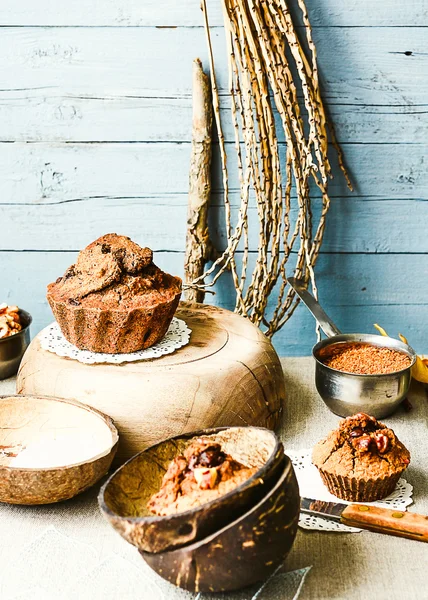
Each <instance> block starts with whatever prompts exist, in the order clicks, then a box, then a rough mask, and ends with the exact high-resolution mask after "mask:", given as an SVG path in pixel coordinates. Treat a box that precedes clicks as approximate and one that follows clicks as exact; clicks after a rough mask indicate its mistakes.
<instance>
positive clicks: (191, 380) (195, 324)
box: [17, 302, 285, 461]
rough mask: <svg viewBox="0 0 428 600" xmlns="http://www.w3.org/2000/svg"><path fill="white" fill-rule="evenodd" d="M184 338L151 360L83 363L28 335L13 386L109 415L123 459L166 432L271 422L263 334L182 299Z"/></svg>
mask: <svg viewBox="0 0 428 600" xmlns="http://www.w3.org/2000/svg"><path fill="white" fill-rule="evenodd" d="M177 317H179V318H181V319H184V320H185V321H186V322H187V324H188V326H189V327H190V329H191V330H192V334H191V338H190V343H189V344H188V345H187V346H185V347H183V348H181V349H179V350H177V351H176V352H175V353H173V354H169V355H167V356H163V357H161V358H157V359H155V360H149V361H141V362H134V363H125V364H123V365H111V364H98V365H85V364H82V363H79V362H77V361H75V360H71V359H68V358H62V357H59V356H57V355H56V354H52V353H51V352H48V351H46V350H42V348H41V347H40V342H39V339H38V337H36V338H35V339H34V340H33V341H32V343H31V345H30V347H29V348H28V350H27V352H26V353H25V355H24V358H23V360H22V363H21V367H20V370H19V373H18V379H17V392H18V393H19V394H34V395H47V396H57V397H62V398H74V399H77V400H80V402H84V403H86V404H89V405H90V406H93V407H94V408H96V409H98V410H100V411H102V412H103V413H105V414H107V415H110V416H111V417H112V419H113V420H114V422H115V425H116V427H117V428H118V430H119V434H120V443H119V450H118V455H117V457H118V460H119V461H123V460H124V459H127V458H129V457H130V456H132V455H133V454H135V453H137V452H139V451H141V450H143V449H144V448H146V447H147V446H150V445H152V444H155V443H156V442H158V441H160V440H162V439H165V438H167V437H170V436H173V435H178V434H180V433H186V432H189V431H194V430H197V429H204V428H207V427H218V426H222V425H242V424H248V425H260V426H264V427H269V428H270V429H273V428H275V426H276V425H277V423H278V419H279V416H280V413H281V410H282V405H283V402H284V398H285V386H284V376H283V372H282V368H281V364H280V362H279V359H278V356H277V354H276V352H275V350H274V348H273V346H272V344H271V342H270V341H269V340H268V339H267V338H266V337H265V336H264V335H263V333H262V332H261V331H260V330H259V329H258V328H257V327H255V326H254V325H253V324H252V323H251V322H250V321H248V320H247V319H244V318H242V317H239V316H238V315H235V314H234V313H231V312H229V311H226V310H223V309H220V308H216V307H213V306H208V305H202V304H188V303H184V302H182V303H181V304H180V307H179V309H178V311H177Z"/></svg>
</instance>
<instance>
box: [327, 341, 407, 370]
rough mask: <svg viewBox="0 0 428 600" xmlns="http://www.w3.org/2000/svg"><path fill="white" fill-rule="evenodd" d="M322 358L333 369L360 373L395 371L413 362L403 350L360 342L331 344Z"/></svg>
mask: <svg viewBox="0 0 428 600" xmlns="http://www.w3.org/2000/svg"><path fill="white" fill-rule="evenodd" d="M320 360H321V362H323V363H324V364H325V365H326V366H327V367H331V368H332V369H336V370H338V371H345V372H347V373H357V374H359V375H382V374H385V373H395V372H397V371H401V370H403V369H406V368H407V367H408V366H409V365H410V363H411V359H410V357H409V356H407V354H404V353H403V352H398V350H392V349H391V348H385V347H382V346H372V345H371V344H366V343H360V342H351V343H347V344H342V343H339V344H335V345H333V346H329V347H328V349H326V350H325V354H324V355H323V356H320Z"/></svg>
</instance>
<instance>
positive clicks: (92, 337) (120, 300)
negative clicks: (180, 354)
mask: <svg viewBox="0 0 428 600" xmlns="http://www.w3.org/2000/svg"><path fill="white" fill-rule="evenodd" d="M180 296H181V279H180V278H179V277H173V276H172V275H168V274H167V273H164V272H163V271H161V270H160V269H159V268H158V267H157V266H156V265H155V264H153V253H152V251H151V250H150V249H149V248H141V247H140V246H138V244H136V243H134V242H133V241H131V240H130V239H129V238H128V237H125V236H121V235H117V234H115V233H110V234H107V235H104V236H102V237H100V238H99V239H97V240H95V242H92V244H89V246H87V247H86V248H85V249H84V250H82V251H81V252H80V253H79V256H78V258H77V262H76V264H74V265H71V267H69V268H68V269H67V271H66V272H65V273H64V275H63V277H59V278H58V279H57V280H56V282H55V283H51V284H49V285H48V293H47V299H48V301H49V304H50V306H51V308H52V311H53V313H54V315H55V318H56V320H57V321H58V324H59V326H60V328H61V331H62V333H63V334H64V337H65V338H66V339H67V340H68V341H69V342H70V343H71V344H74V345H75V346H77V347H78V348H79V349H81V350H90V351H91V352H106V353H108V354H113V353H127V352H136V351H138V350H142V349H144V348H148V347H150V346H153V345H154V344H156V343H157V342H159V341H160V340H161V339H162V338H163V336H164V335H165V333H166V332H167V330H168V327H169V325H170V323H171V320H172V317H173V316H174V313H175V310H176V308H177V305H178V302H179V300H180Z"/></svg>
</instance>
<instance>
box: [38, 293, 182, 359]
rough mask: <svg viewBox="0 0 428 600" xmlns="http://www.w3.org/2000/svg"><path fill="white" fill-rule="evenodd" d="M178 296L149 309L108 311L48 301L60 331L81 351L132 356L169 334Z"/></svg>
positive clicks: (49, 299)
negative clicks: (133, 353)
mask: <svg viewBox="0 0 428 600" xmlns="http://www.w3.org/2000/svg"><path fill="white" fill-rule="evenodd" d="M180 295H181V293H178V294H177V295H175V296H173V297H172V299H171V300H169V301H166V302H163V303H159V304H158V305H156V306H153V307H149V308H134V309H130V310H109V309H96V308H85V307H84V306H72V305H70V304H66V303H65V302H56V301H55V300H54V299H53V298H52V297H51V296H50V295H49V294H48V301H49V304H50V306H51V309H52V312H53V314H54V316H55V318H56V321H57V322H58V325H59V326H60V329H61V331H62V333H63V335H64V337H65V338H66V340H67V341H69V342H70V344H73V346H76V347H77V348H79V349H80V350H89V351H91V352H103V353H106V354H118V353H119V354H120V353H132V352H137V351H138V350H143V349H145V348H149V347H150V346H153V345H154V344H156V343H157V342H159V341H160V340H161V339H162V338H163V337H164V335H165V333H166V332H167V330H168V327H169V325H170V323H171V321H172V318H173V316H174V313H175V311H176V309H177V306H178V302H179V300H180Z"/></svg>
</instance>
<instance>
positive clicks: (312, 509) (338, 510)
mask: <svg viewBox="0 0 428 600" xmlns="http://www.w3.org/2000/svg"><path fill="white" fill-rule="evenodd" d="M346 506H347V505H346V504H342V503H341V502H324V501H323V500H314V499H313V498H301V500H300V510H301V511H302V512H304V513H309V514H311V515H315V516H316V517H327V518H328V519H334V520H335V521H340V518H341V516H342V513H343V511H344V510H345V508H346Z"/></svg>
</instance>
